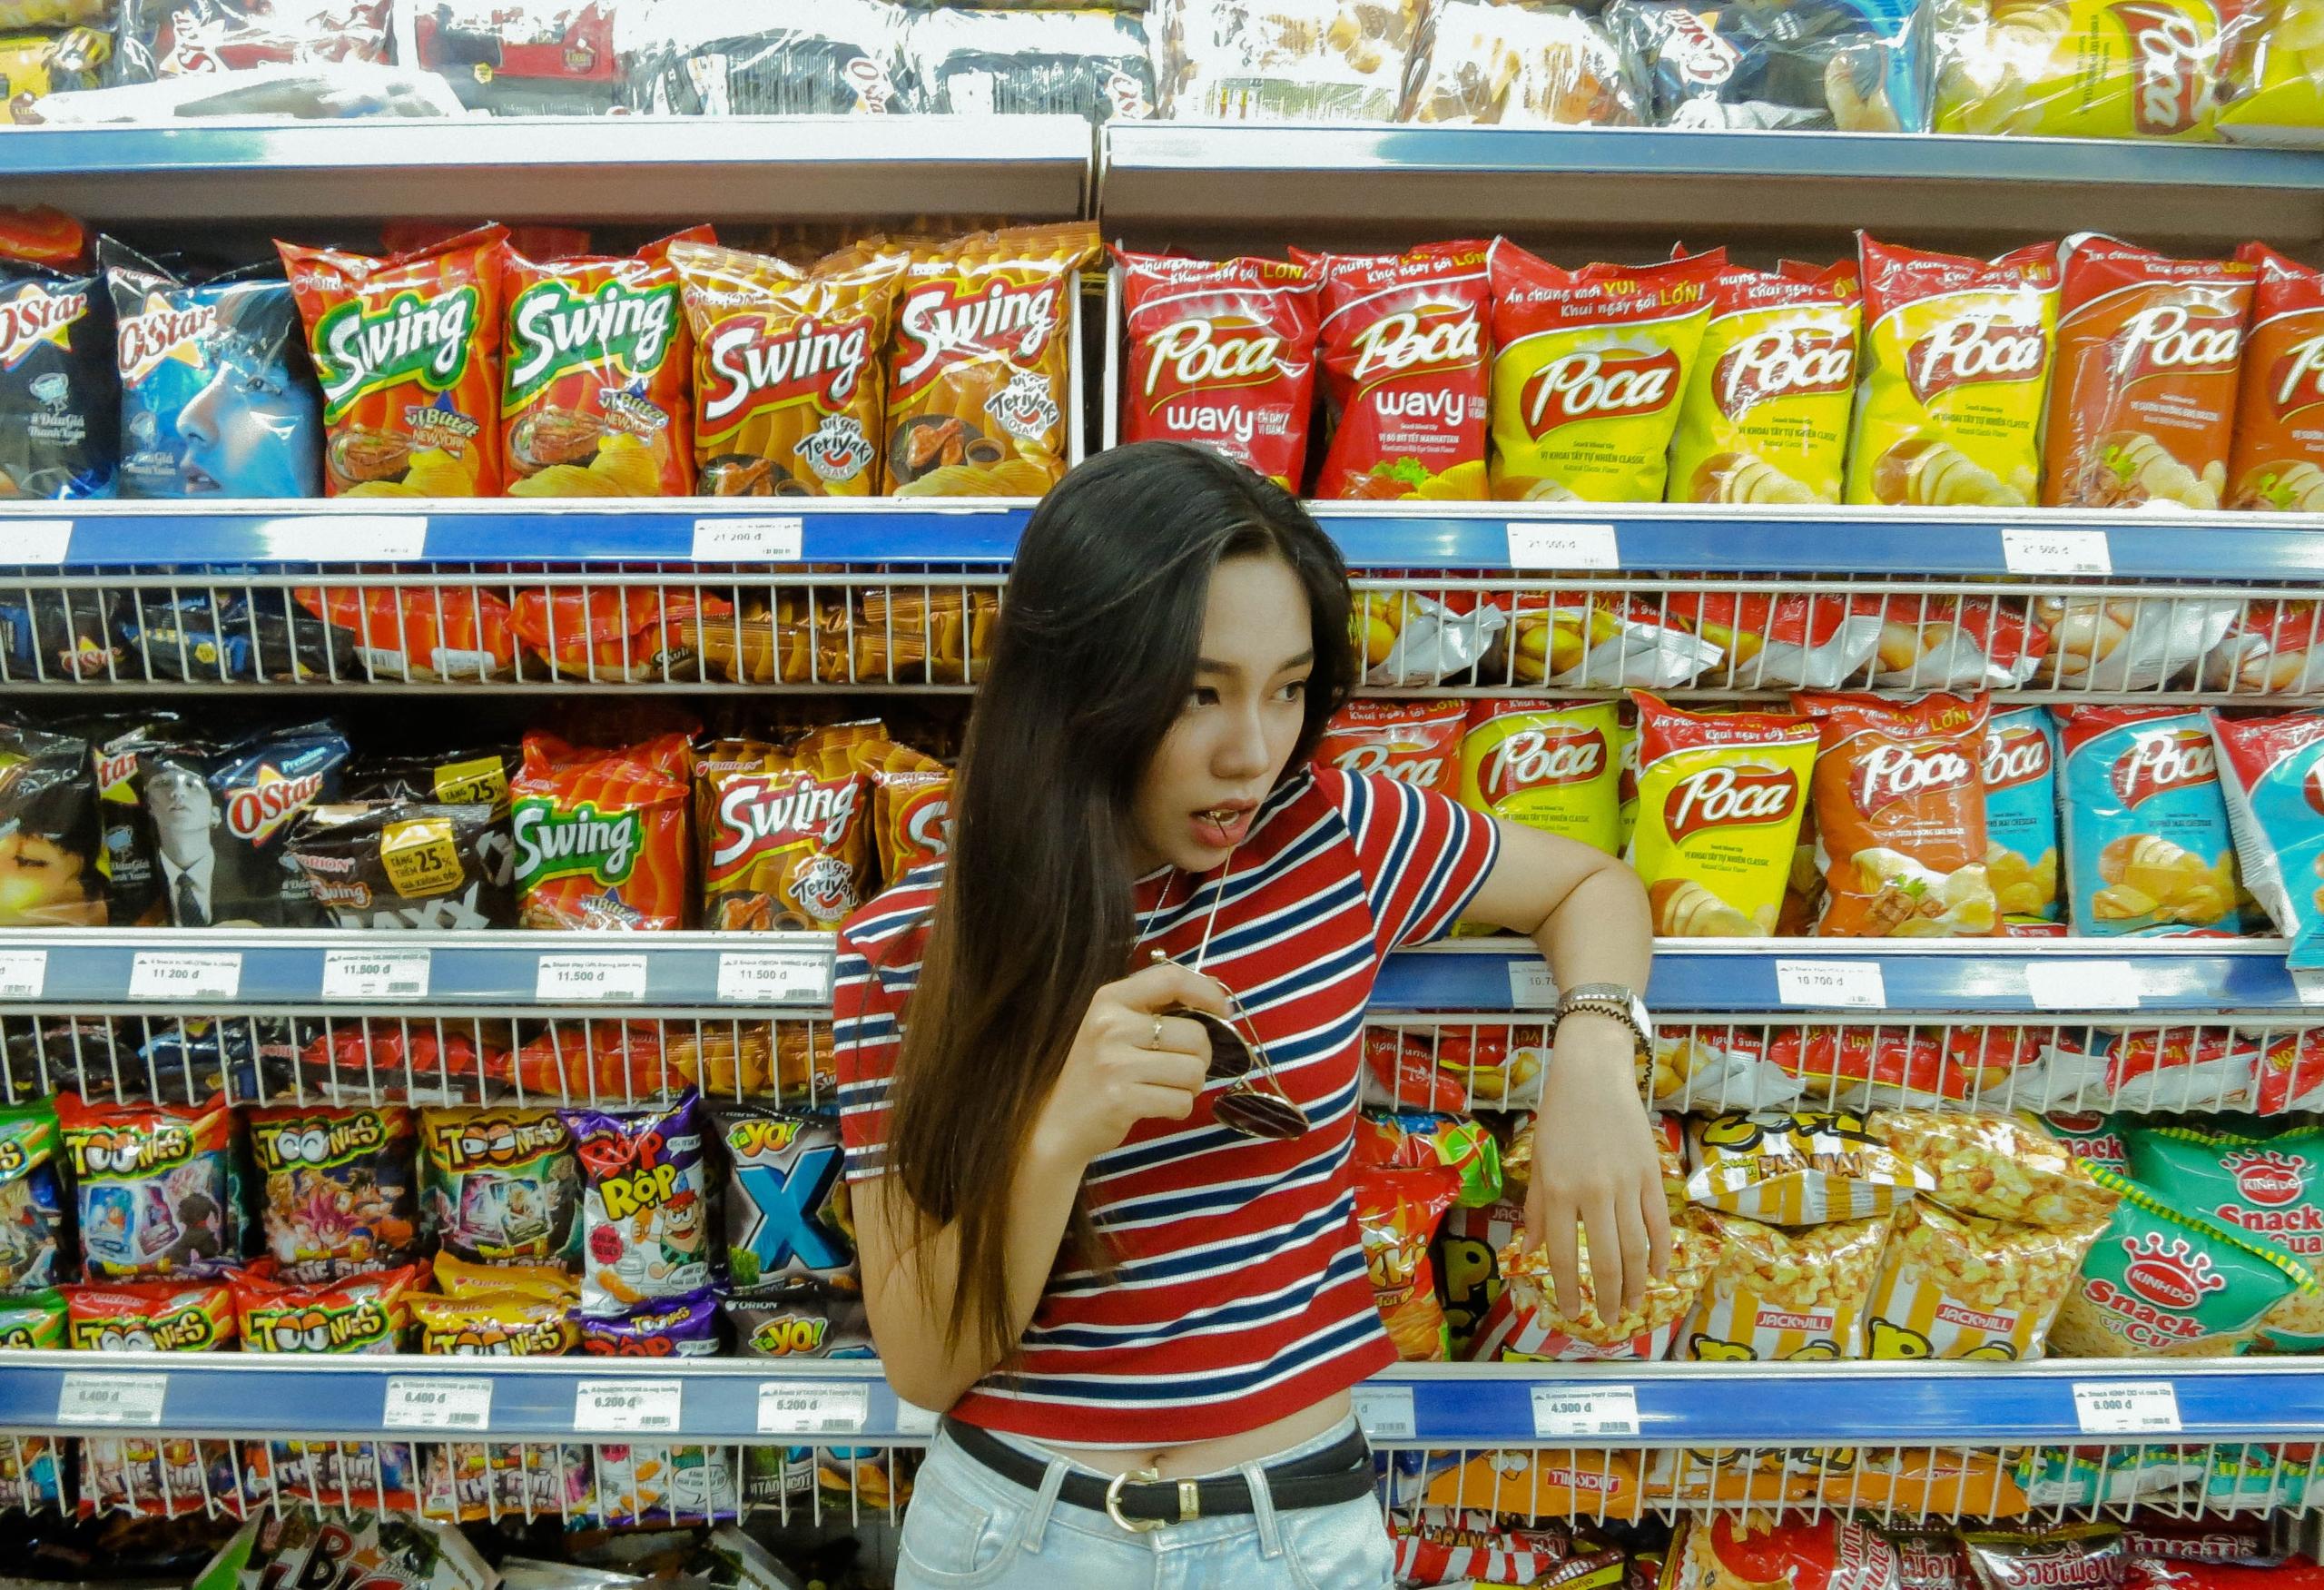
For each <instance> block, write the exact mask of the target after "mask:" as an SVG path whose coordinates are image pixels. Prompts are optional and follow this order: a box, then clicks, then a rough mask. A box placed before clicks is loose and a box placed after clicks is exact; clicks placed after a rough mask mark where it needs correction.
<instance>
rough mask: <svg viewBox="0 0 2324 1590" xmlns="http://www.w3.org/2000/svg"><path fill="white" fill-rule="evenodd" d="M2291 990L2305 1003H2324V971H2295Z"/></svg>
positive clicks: (2294, 996)
mask: <svg viewBox="0 0 2324 1590" xmlns="http://www.w3.org/2000/svg"><path fill="white" fill-rule="evenodd" d="M2291 992H2292V997H2293V998H2295V999H2297V1000H2299V1002H2300V1003H2302V1004H2304V1005H2324V972H2295V973H2292V974H2291Z"/></svg>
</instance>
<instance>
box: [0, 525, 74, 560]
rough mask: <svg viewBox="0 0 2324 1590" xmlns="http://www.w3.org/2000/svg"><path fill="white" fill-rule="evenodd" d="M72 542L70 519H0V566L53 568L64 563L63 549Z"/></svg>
mask: <svg viewBox="0 0 2324 1590" xmlns="http://www.w3.org/2000/svg"><path fill="white" fill-rule="evenodd" d="M72 539H73V521H72V520H71V519H17V518H0V564H6V565H8V566H9V567H11V568H29V567H31V566H33V565H34V564H45V565H48V566H50V567H52V568H53V567H54V566H55V565H57V564H59V563H62V562H64V548H65V547H66V545H67V544H69V543H70V542H71V541H72Z"/></svg>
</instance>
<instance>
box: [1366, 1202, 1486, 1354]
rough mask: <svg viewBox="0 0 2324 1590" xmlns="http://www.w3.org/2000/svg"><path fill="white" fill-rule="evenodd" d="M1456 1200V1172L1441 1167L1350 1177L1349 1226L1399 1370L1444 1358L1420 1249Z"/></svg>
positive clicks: (1440, 1322)
mask: <svg viewBox="0 0 2324 1590" xmlns="http://www.w3.org/2000/svg"><path fill="white" fill-rule="evenodd" d="M1460 1195H1461V1172H1460V1171H1458V1170H1453V1169H1452V1167H1451V1166H1449V1165H1435V1166H1431V1167H1428V1168H1426V1169H1423V1170H1363V1171H1359V1172H1357V1174H1356V1178H1355V1224H1356V1230H1357V1231H1358V1233H1359V1234H1360V1235H1361V1236H1362V1238H1363V1239H1364V1268H1365V1269H1367V1270H1368V1271H1370V1273H1371V1276H1372V1300H1373V1303H1374V1306H1375V1307H1377V1308H1378V1309H1379V1310H1380V1323H1381V1324H1383V1325H1384V1326H1386V1327H1387V1328H1388V1338H1389V1339H1390V1340H1392V1341H1393V1342H1394V1343H1395V1344H1396V1352H1397V1355H1398V1356H1399V1357H1400V1358H1403V1359H1404V1360H1405V1361H1406V1362H1407V1363H1427V1362H1431V1361H1441V1360H1443V1359H1444V1358H1448V1357H1450V1356H1451V1352H1450V1348H1449V1347H1448V1346H1447V1343H1446V1340H1445V1334H1444V1332H1445V1326H1444V1309H1443V1307H1442V1306H1441V1305H1440V1304H1439V1303H1438V1302H1437V1300H1436V1267H1435V1266H1434V1265H1433V1264H1432V1263H1430V1262H1429V1256H1428V1250H1429V1245H1430V1244H1431V1243H1432V1242H1433V1241H1435V1239H1436V1227H1437V1222H1438V1221H1440V1220H1443V1218H1444V1211H1445V1210H1448V1209H1451V1208H1452V1200H1454V1199H1456V1198H1458V1197H1460Z"/></svg>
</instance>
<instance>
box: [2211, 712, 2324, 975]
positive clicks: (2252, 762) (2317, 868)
mask: <svg viewBox="0 0 2324 1590" xmlns="http://www.w3.org/2000/svg"><path fill="white" fill-rule="evenodd" d="M2205 716H2207V718H2208V719H2209V722H2210V726H2211V739H2212V742H2213V743H2214V744H2215V745H2216V746H2218V747H2219V781H2220V792H2221V795H2224V796H2225V797H2226V800H2227V816H2228V823H2229V825H2230V828H2231V829H2232V831H2233V833H2234V835H2235V854H2236V859H2237V861H2238V863H2239V864H2240V868H2241V872H2242V877H2243V883H2244V884H2245V886H2246V887H2248V888H2249V889H2250V891H2251V894H2252V895H2253V897H2254V898H2256V899H2257V900H2258V901H2259V902H2260V905H2261V907H2262V908H2263V909H2265V910H2266V912H2267V914H2268V916H2269V919H2270V921H2271V922H2273V923H2275V926H2276V931H2277V932H2278V933H2281V934H2283V935H2284V937H2286V938H2288V939H2290V941H2291V953H2290V964H2291V966H2292V968H2293V969H2294V970H2295V971H2306V970H2310V969H2313V968H2315V967H2319V966H2324V712H2318V711H2313V710H2310V711H2307V712H2290V713H2285V714H2284V715H2282V716H2276V717H2230V716H2226V715H2225V714H2223V713H2221V712H2218V711H2216V710H2214V711H2211V712H2210V713H2208V714H2206V715H2205Z"/></svg>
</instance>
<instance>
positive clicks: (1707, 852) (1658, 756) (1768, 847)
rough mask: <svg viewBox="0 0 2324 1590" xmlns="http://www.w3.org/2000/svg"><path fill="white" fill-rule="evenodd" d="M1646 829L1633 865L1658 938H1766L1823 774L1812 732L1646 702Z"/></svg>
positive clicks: (1641, 728) (1797, 722) (1633, 843)
mask: <svg viewBox="0 0 2324 1590" xmlns="http://www.w3.org/2000/svg"><path fill="white" fill-rule="evenodd" d="M1631 699H1632V700H1634V701H1636V702H1637V703H1638V733H1637V739H1638V758H1639V767H1638V792H1639V800H1638V827H1637V830H1636V831H1635V832H1634V833H1633V834H1632V835H1630V847H1629V850H1628V853H1627V855H1626V858H1625V859H1627V860H1628V861H1629V862H1630V865H1632V866H1633V867H1635V868H1637V869H1638V874H1639V876H1640V879H1642V880H1643V881H1644V882H1645V884H1646V892H1647V899H1648V901H1649V903H1650V904H1651V905H1652V907H1653V910H1654V931H1655V932H1656V933H1658V934H1661V935H1664V936H1668V937H1674V938H1729V937H1737V938H1764V937H1766V936H1767V935H1768V934H1769V933H1773V932H1775V926H1776V916H1777V913H1778V912H1779V911H1780V910H1781V908H1782V905H1783V888H1784V880H1785V879H1786V878H1787V876H1788V875H1789V874H1790V868H1791V852H1792V845H1793V843H1794V841H1795V840H1796V839H1797V836H1798V833H1799V819H1800V815H1801V814H1802V813H1804V812H1805V811H1806V810H1807V788H1808V778H1809V775H1810V774H1811V773H1812V772H1813V771H1814V768H1815V765H1816V742H1817V731H1816V726H1815V724H1813V723H1812V722H1810V721H1809V720H1808V719H1807V718H1804V717H1792V716H1786V715H1784V714H1780V713H1771V712H1689V711H1686V710H1685V709H1683V708H1680V707H1676V706H1670V705H1669V704H1668V703H1667V702H1664V701H1663V700H1661V699H1660V698H1659V697H1658V696H1650V695H1648V694H1647V693H1646V692H1644V691H1642V690H1641V691H1638V692H1635V693H1634V694H1633V695H1632V697H1631Z"/></svg>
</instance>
